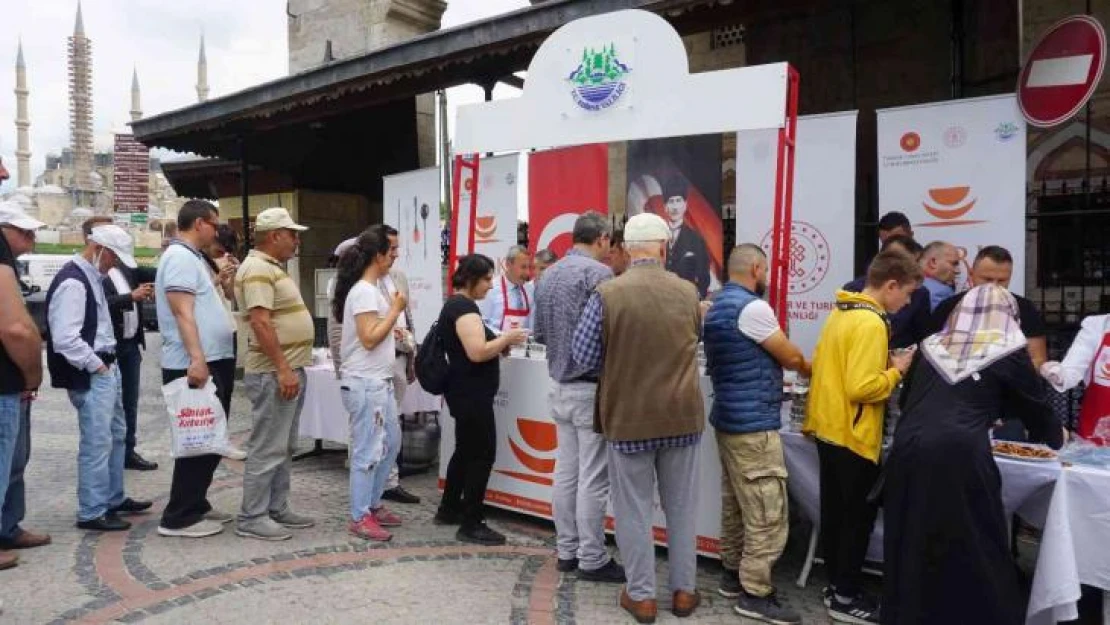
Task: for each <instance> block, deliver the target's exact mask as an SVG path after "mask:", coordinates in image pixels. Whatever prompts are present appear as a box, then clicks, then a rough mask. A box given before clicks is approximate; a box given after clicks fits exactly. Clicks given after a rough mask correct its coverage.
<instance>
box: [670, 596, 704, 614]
mask: <svg viewBox="0 0 1110 625" xmlns="http://www.w3.org/2000/svg"><path fill="white" fill-rule="evenodd" d="M699 605H701V595H700V594H698V591H696V590H695V591H694V592H686V591H685V590H676V591H674V600H673V601H671V613H672V614H674V615H675V616H677V617H679V618H684V617H687V616H690V615H691V614H693V613H694V610H697V609H698V606H699Z"/></svg>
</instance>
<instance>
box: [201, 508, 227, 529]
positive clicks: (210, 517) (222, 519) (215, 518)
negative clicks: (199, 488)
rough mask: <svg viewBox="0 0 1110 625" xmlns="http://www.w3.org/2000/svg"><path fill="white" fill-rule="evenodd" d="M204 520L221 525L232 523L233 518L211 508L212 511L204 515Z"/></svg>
mask: <svg viewBox="0 0 1110 625" xmlns="http://www.w3.org/2000/svg"><path fill="white" fill-rule="evenodd" d="M204 520H205V521H212V522H213V523H219V524H220V525H223V524H224V523H231V522H232V521H234V520H235V516H234V515H231V514H228V513H226V512H220V511H219V510H216V509H215V508H213V509H212V510H209V511H208V512H205V513H204Z"/></svg>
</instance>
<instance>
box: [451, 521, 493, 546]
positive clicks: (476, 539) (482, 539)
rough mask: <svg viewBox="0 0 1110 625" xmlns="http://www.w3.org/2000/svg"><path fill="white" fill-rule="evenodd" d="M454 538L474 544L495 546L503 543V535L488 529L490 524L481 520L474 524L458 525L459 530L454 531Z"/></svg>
mask: <svg viewBox="0 0 1110 625" xmlns="http://www.w3.org/2000/svg"><path fill="white" fill-rule="evenodd" d="M455 540H458V541H459V542H464V543H471V544H474V545H484V546H486V547H497V546H499V545H504V544H505V535H504V534H502V533H501V532H498V531H496V530H493V529H490V526H488V525H486V522H485V521H482V522H481V523H477V524H474V525H470V526H464V527H460V528H459V531H458V532H455Z"/></svg>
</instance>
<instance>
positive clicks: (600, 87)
mask: <svg viewBox="0 0 1110 625" xmlns="http://www.w3.org/2000/svg"><path fill="white" fill-rule="evenodd" d="M630 71H632V70H631V68H629V67H628V66H627V65H625V64H624V63H621V62H620V59H619V58H618V57H617V47H616V45H614V44H612V43H610V44H609V46H608V47H602V48H601V50H594V49H592V48H585V49H583V50H582V61H581V62H580V63H579V64H578V67H577V68H575V70H574V71H573V72H571V74H570V76H567V80H568V81H570V82H571V84H572V85H573V89H572V90H571V96H572V97H573V98H574V101H575V103H577V104H578V106H580V107H582V108H583V109H585V110H587V111H600V110H603V109H607V108H609V107H610V106H613V104H615V103H616V102H617V100H619V99H620V97H621V95H623V94H624V92H625V89H627V87H628V85H627V83H626V82H625V81H624V77H625V74H628V73H629V72H630Z"/></svg>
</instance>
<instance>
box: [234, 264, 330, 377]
mask: <svg viewBox="0 0 1110 625" xmlns="http://www.w3.org/2000/svg"><path fill="white" fill-rule="evenodd" d="M235 300H236V302H238V304H239V310H240V311H242V315H243V316H244V318H246V319H248V320H249V315H250V310H251V309H252V308H265V309H266V310H269V311H270V323H271V324H272V325H273V327H274V331H275V332H276V333H277V338H278V342H279V343H281V351H282V354H284V355H285V360H286V362H288V363H289V366H290V367H292V368H293V369H297V368H300V367H306V366H308V365H309V364H311V362H312V344H313V341H314V339H315V337H316V327H315V325H314V324H313V323H312V314H311V313H310V312H309V311H308V307H307V306H305V303H304V299H302V298H301V290H300V288H298V286H297V283H296V282H294V281H293V279H292V278H290V277H289V274H287V273H285V269H284V268H283V267H282V266H281V263H279V262H278V261H277V260H276V259H274V258H273V257H272V256H269V255H267V254H265V253H263V252H260V251H258V250H251V251H250V253H249V254H247V258H246V259H245V260H244V261H243V264H242V265H240V266H239V271H238V272H237V273H236V274H235ZM247 327H248V328H249V332H248V334H247V362H246V365H245V366H244V371H245V372H246V373H265V372H269V371H276V370H277V365H276V364H275V363H274V362H273V361H271V360H270V358H269V357H268V356H267V355H266V354H265V353H263V352H262V348H261V346H259V344H258V337H256V336H255V334H254V329H253V328H250V324H249V323H248V324H247Z"/></svg>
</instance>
